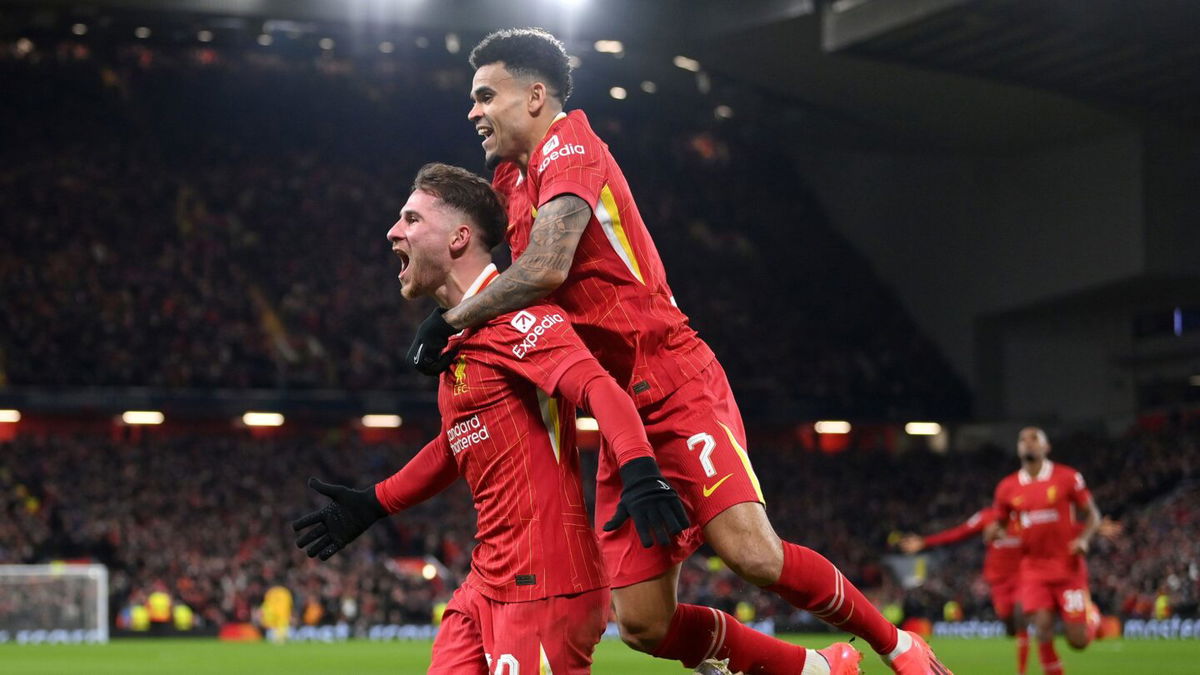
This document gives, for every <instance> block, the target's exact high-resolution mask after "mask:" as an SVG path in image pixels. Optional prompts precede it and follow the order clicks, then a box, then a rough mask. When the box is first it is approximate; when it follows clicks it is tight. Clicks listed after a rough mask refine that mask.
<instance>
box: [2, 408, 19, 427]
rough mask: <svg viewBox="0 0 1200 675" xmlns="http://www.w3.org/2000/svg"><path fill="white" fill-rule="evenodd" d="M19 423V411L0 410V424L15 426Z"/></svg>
mask: <svg viewBox="0 0 1200 675" xmlns="http://www.w3.org/2000/svg"><path fill="white" fill-rule="evenodd" d="M20 421H21V411H20V410H0V422H7V423H9V424H16V423H17V422H20Z"/></svg>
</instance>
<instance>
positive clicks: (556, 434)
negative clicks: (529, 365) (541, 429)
mask: <svg viewBox="0 0 1200 675" xmlns="http://www.w3.org/2000/svg"><path fill="white" fill-rule="evenodd" d="M537 395H538V407H539V408H541V409H542V424H544V425H546V434H547V435H548V436H549V437H550V449H551V450H553V451H554V461H555V463H560V462H561V461H562V449H561V448H562V424H561V423H560V417H559V414H558V399H556V398H554V397H553V396H547V395H546V394H545V393H544V392H543V391H541V390H540V389H539V390H538V393H537Z"/></svg>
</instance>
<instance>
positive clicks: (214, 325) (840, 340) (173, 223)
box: [0, 42, 969, 419]
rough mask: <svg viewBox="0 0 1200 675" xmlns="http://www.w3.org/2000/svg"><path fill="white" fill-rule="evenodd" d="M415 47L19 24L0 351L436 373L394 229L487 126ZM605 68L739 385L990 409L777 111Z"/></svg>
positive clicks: (621, 118)
mask: <svg viewBox="0 0 1200 675" xmlns="http://www.w3.org/2000/svg"><path fill="white" fill-rule="evenodd" d="M416 51H417V52H419V53H416V54H407V55H405V58H385V56H384V55H380V54H376V55H375V57H377V58H373V59H369V60H366V61H362V60H359V61H356V60H353V59H339V58H338V57H335V56H332V55H330V54H325V55H324V56H322V57H317V58H313V57H311V56H309V57H308V58H299V57H296V58H283V57H280V56H278V55H276V56H266V55H263V54H258V53H254V52H249V53H247V52H243V51H238V50H228V51H221V50H216V49H212V48H194V47H187V48H184V47H177V48H171V47H169V46H157V47H152V46H145V45H120V44H119V45H110V46H109V49H108V50H107V51H103V52H102V51H101V50H100V48H99V47H95V48H94V49H92V48H87V47H84V46H83V45H81V44H73V43H70V42H62V43H58V44H57V45H55V44H49V45H43V46H40V47H39V46H38V45H32V46H31V47H30V48H29V51H27V52H24V53H22V52H19V51H18V50H15V49H14V48H12V46H11V45H7V46H6V45H0V76H2V77H3V78H4V81H5V83H6V85H5V87H6V90H7V91H9V92H10V93H12V94H13V95H12V96H8V97H6V98H7V99H8V101H7V103H6V105H5V106H0V123H3V124H4V125H5V126H7V127H10V128H17V127H18V126H19V127H20V128H21V129H22V134H20V135H19V136H16V137H14V138H13V139H11V140H12V141H13V142H11V143H6V144H5V146H4V148H3V149H0V167H3V168H2V170H0V205H3V208H4V211H5V214H6V216H5V218H6V239H7V241H8V244H9V245H7V246H5V247H3V249H0V309H2V310H3V311H0V373H2V374H0V378H3V381H6V382H7V383H8V384H9V385H12V386H27V385H28V386H91V385H98V386H117V387H123V386H152V387H191V388H212V387H235V388H246V387H253V388H268V389H303V388H330V389H341V390H364V389H388V388H405V389H420V388H425V389H428V388H430V387H431V386H432V383H431V382H430V381H429V380H427V379H426V378H423V377H420V376H418V375H416V374H414V373H413V372H412V371H411V370H407V369H406V368H405V367H404V366H403V364H402V363H401V362H400V361H399V355H400V354H402V353H403V351H404V348H405V347H406V346H407V344H408V341H409V337H410V335H411V334H412V331H413V329H414V327H415V325H416V324H417V323H418V322H419V320H420V319H421V318H422V317H423V316H424V314H425V313H426V312H427V311H428V308H427V307H425V306H421V305H411V304H406V303H404V302H402V301H401V300H400V298H399V292H398V286H397V284H396V282H395V273H396V271H397V265H396V263H395V262H394V260H393V259H392V258H391V256H390V255H389V253H388V251H387V248H386V241H385V239H384V233H385V232H386V230H387V228H388V226H389V225H390V224H391V221H392V220H393V219H394V218H395V215H396V212H397V211H398V209H399V207H400V206H401V205H402V203H403V201H404V199H405V198H406V196H407V191H408V185H409V184H410V181H411V177H412V175H413V174H414V173H415V171H416V169H417V167H418V166H419V165H420V164H422V163H424V162H426V161H433V160H438V161H449V162H453V163H458V164H462V165H465V166H468V167H476V168H481V167H480V164H481V153H480V152H479V151H478V149H477V148H475V147H474V145H473V140H472V139H473V137H474V135H473V134H472V133H471V131H470V127H469V125H468V124H467V122H466V119H465V116H466V106H465V104H464V101H465V100H466V98H465V92H466V90H467V89H468V87H469V73H470V71H469V69H468V68H467V67H466V64H465V62H464V61H465V59H464V58H463V57H462V55H451V54H447V53H445V52H437V50H416ZM435 52H437V53H435ZM582 77H584V75H582V74H581V78H582ZM50 83H53V84H50ZM586 89H587V88H586V87H585V86H582V85H581V87H580V90H581V93H580V94H579V98H580V102H581V104H582V105H584V107H585V108H586V109H587V110H588V111H589V112H590V113H591V115H592V117H593V118H594V120H595V125H596V127H597V128H598V129H602V130H603V133H604V134H605V138H606V139H607V140H608V142H609V143H610V144H611V145H612V147H613V149H614V152H615V153H616V155H617V156H618V157H619V158H620V159H621V161H622V163H623V165H624V166H626V167H628V169H627V170H628V174H629V180H630V182H631V185H633V187H634V190H635V194H637V195H638V199H639V203H640V205H641V208H642V209H643V210H644V211H645V217H646V219H647V221H648V222H649V223H650V224H651V227H652V229H653V231H654V234H655V237H656V239H657V243H658V246H659V249H660V251H661V254H662V256H663V258H664V260H665V262H666V265H667V269H668V270H670V273H671V278H672V285H673V290H674V292H675V294H676V297H677V299H678V301H679V303H680V305H681V306H682V307H684V309H685V311H687V312H688V313H689V314H690V316H691V317H692V319H693V324H694V325H695V326H696V327H697V329H698V330H699V331H700V333H701V335H702V337H704V338H705V339H706V340H708V341H709V342H710V343H711V344H712V346H713V347H714V349H715V350H716V351H717V352H718V353H719V354H721V356H722V361H723V364H724V365H725V368H726V370H727V371H728V372H729V373H730V375H731V378H732V381H733V383H734V385H735V386H737V387H738V388H739V391H741V392H743V394H742V397H743V403H742V406H743V408H745V409H746V410H748V411H750V412H751V414H756V415H760V416H774V417H776V418H783V419H796V418H814V417H818V416H821V415H832V414H838V415H843V416H845V415H858V416H867V417H873V418H878V419H882V418H894V419H902V418H906V417H913V416H925V417H933V416H937V417H941V418H948V417H949V418H953V417H958V416H961V415H963V414H964V413H965V412H966V411H967V410H968V406H969V401H968V395H967V393H966V389H965V387H964V386H963V384H962V383H961V381H960V380H959V379H958V378H957V377H956V376H955V375H954V374H953V371H952V370H951V369H950V367H949V366H948V365H947V363H946V362H945V361H944V359H943V358H942V357H941V355H940V353H939V352H938V351H937V349H936V348H935V347H934V346H933V345H932V343H931V342H930V341H929V340H928V339H927V338H925V337H924V336H922V335H921V333H920V331H919V330H918V328H917V327H916V326H915V324H914V323H913V322H912V321H911V320H910V319H909V318H908V316H907V315H906V313H905V311H904V310H903V309H902V307H901V305H900V304H899V303H898V302H897V301H896V299H895V298H894V297H893V296H892V295H891V293H890V291H888V290H887V288H886V287H885V286H884V285H883V284H882V283H881V282H880V281H879V280H878V279H877V278H876V277H875V276H874V274H873V273H872V272H871V270H870V267H869V265H868V264H867V263H866V261H865V259H863V258H862V257H861V256H860V255H858V254H857V253H856V252H855V251H854V250H853V249H852V248H851V247H850V246H849V245H848V244H847V243H846V242H845V241H843V240H842V239H841V238H840V237H839V236H838V235H836V234H835V233H834V231H833V230H832V228H831V227H829V226H828V224H827V222H826V219H825V217H824V215H823V214H822V212H821V209H820V206H819V204H818V203H817V202H816V200H815V199H814V198H813V197H812V196H811V195H810V194H809V193H808V192H807V191H806V190H805V189H804V188H803V185H802V183H801V181H800V179H799V177H798V176H797V175H796V172H795V171H794V170H793V169H792V168H791V167H790V166H789V165H788V163H787V161H786V160H785V159H784V158H783V157H782V156H779V155H778V154H777V152H776V151H775V150H773V149H772V139H771V138H770V134H769V132H767V131H764V130H761V129H756V128H755V127H753V126H752V125H749V124H742V123H739V121H738V120H737V118H734V119H732V120H721V121H718V120H714V119H713V118H712V117H711V116H707V117H706V116H700V117H697V114H696V112H695V109H696V105H695V103H696V102H697V101H692V100H678V97H675V96H668V95H666V94H663V95H662V96H659V99H660V100H661V102H666V103H667V108H666V110H673V109H674V108H675V107H678V108H680V109H682V110H691V111H692V112H691V113H690V114H688V115H680V114H674V112H672V114H660V115H644V114H638V110H639V108H638V107H637V106H638V105H642V106H646V105H658V104H659V103H660V101H653V102H652V103H647V102H641V103H636V102H634V101H628V102H627V103H629V105H627V106H623V105H619V104H618V103H617V102H615V101H612V100H610V99H606V98H604V99H600V98H594V100H593V99H588V98H586V96H587V94H586ZM412 91H421V92H422V96H421V98H420V100H419V101H415V102H414V101H413V100H412V97H411V95H410V93H411V92H412ZM690 96H691V97H692V98H697V97H699V96H700V95H699V94H697V93H695V92H692V93H691V94H690ZM635 120H636V121H635ZM731 278H736V279H738V280H739V281H738V283H737V284H728V283H724V282H723V280H726V279H731ZM781 291H786V293H781ZM785 307H786V311H781V310H783V309H784V308H785ZM763 325H770V326H771V328H772V329H771V330H768V331H764V330H761V328H762V326H763Z"/></svg>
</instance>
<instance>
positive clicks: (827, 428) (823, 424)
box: [813, 420, 850, 434]
mask: <svg viewBox="0 0 1200 675" xmlns="http://www.w3.org/2000/svg"><path fill="white" fill-rule="evenodd" d="M813 429H815V430H816V432H817V433H818V434H848V433H850V423H849V422H847V421H845V420H821V421H820V422H817V423H816V424H814V425H813Z"/></svg>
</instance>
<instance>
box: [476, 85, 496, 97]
mask: <svg viewBox="0 0 1200 675" xmlns="http://www.w3.org/2000/svg"><path fill="white" fill-rule="evenodd" d="M494 93H496V90H495V89H492V88H491V87H489V86H487V85H486V84H481V85H479V86H478V87H475V91H472V92H471V100H472V101H474V100H475V99H477V98H479V97H480V96H483V95H484V94H494Z"/></svg>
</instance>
